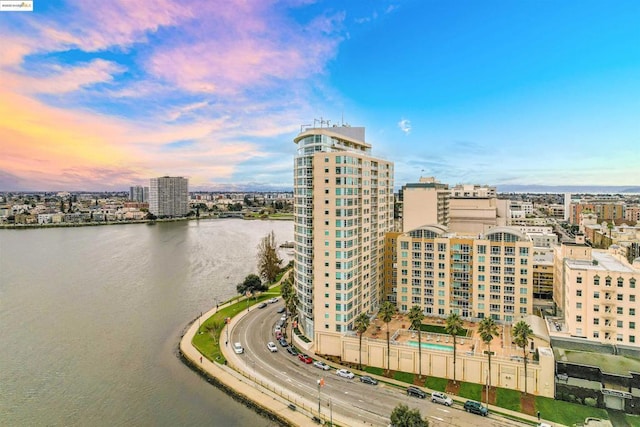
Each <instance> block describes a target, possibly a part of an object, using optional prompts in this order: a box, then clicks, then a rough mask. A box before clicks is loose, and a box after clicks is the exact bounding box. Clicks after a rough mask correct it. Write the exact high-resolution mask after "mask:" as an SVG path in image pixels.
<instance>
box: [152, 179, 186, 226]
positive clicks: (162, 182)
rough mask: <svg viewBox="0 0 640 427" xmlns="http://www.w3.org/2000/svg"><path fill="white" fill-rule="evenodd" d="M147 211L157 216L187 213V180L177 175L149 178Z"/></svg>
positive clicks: (175, 215)
mask: <svg viewBox="0 0 640 427" xmlns="http://www.w3.org/2000/svg"><path fill="white" fill-rule="evenodd" d="M149 212H151V213H152V214H154V215H155V216H157V217H159V218H162V217H179V216H185V215H186V214H187V213H189V180H188V179H187V178H182V177H179V176H163V177H160V178H151V180H150V182H149Z"/></svg>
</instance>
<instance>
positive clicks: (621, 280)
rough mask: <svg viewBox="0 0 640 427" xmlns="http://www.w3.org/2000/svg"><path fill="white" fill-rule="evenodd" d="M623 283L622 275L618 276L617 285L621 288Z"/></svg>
mask: <svg viewBox="0 0 640 427" xmlns="http://www.w3.org/2000/svg"><path fill="white" fill-rule="evenodd" d="M623 285H624V279H623V278H622V277H618V287H619V288H621V287H622V286H623Z"/></svg>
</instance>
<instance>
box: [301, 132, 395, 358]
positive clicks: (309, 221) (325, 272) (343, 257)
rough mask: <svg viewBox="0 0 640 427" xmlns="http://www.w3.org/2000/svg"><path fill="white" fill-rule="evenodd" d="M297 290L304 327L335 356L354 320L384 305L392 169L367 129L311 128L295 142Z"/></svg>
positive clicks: (318, 346)
mask: <svg viewBox="0 0 640 427" xmlns="http://www.w3.org/2000/svg"><path fill="white" fill-rule="evenodd" d="M294 143H295V144H297V154H296V156H295V157H294V237H295V260H294V285H295V288H296V291H297V293H298V298H299V300H300V305H299V307H298V312H299V325H300V327H301V328H302V329H303V330H304V333H305V334H306V336H307V337H309V338H312V339H313V341H314V344H315V346H316V351H317V352H320V353H325V354H330V353H331V352H332V351H333V350H332V348H339V342H340V336H341V335H342V334H343V333H345V332H347V331H349V330H351V329H352V328H353V321H354V319H355V317H356V316H358V315H359V314H360V313H363V312H373V311H375V310H376V309H377V308H378V307H379V305H380V303H381V302H382V301H383V300H384V298H385V295H384V281H383V271H384V269H383V264H384V241H385V234H386V233H387V232H388V231H391V230H392V228H393V203H394V195H393V163H392V162H388V161H385V160H381V159H377V158H374V157H372V155H371V145H370V144H368V143H367V142H366V141H365V129H364V128H363V127H350V126H348V125H347V126H335V125H334V126H332V127H319V128H318V127H307V128H303V129H301V132H300V133H299V134H298V135H297V136H296V137H295V138H294Z"/></svg>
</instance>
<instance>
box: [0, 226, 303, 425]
mask: <svg viewBox="0 0 640 427" xmlns="http://www.w3.org/2000/svg"><path fill="white" fill-rule="evenodd" d="M272 230H273V231H274V232H275V235H276V239H277V241H278V242H284V241H285V240H293V223H292V222H291V221H244V220H239V219H226V220H204V221H183V222H172V223H162V222H159V223H157V224H155V225H146V224H131V225H117V226H100V227H77V228H76V227H74V228H52V229H29V230H0V330H1V337H2V347H1V348H0V425H5V426H21V425H28V426H40V425H47V426H86V425H91V426H107V425H108V426H113V425H116V426H117V425H121V426H129V425H136V426H138V425H141V426H178V425H180V426H183V425H184V426H200V425H202V426H204V425H208V426H210V425H214V426H216V425H220V426H245V425H253V426H269V425H272V424H271V422H270V421H268V420H267V419H265V418H262V417H260V416H259V415H257V414H255V413H254V412H253V411H251V410H250V409H248V408H246V407H245V406H243V405H241V404H240V403H237V402H235V401H233V400H232V399H231V398H230V397H228V396H227V395H226V394H224V393H222V392H221V391H219V390H218V389H216V388H215V387H213V386H211V385H210V384H208V383H207V382H206V381H204V380H202V379H201V378H200V377H199V376H197V375H196V374H195V373H193V372H192V371H191V370H189V369H188V368H187V367H186V366H184V365H183V364H182V363H181V362H180V360H179V359H178V358H177V357H176V353H177V350H176V349H177V343H178V340H179V338H180V335H181V332H182V330H183V329H184V327H186V326H187V324H188V323H189V322H190V321H191V320H192V319H194V318H195V317H196V316H197V315H199V314H200V312H204V311H206V310H208V309H209V308H211V307H212V306H214V305H215V303H216V301H218V302H222V301H224V300H226V299H228V298H230V297H232V296H234V295H235V293H236V292H235V287H236V284H237V283H239V282H241V281H242V280H243V279H244V277H245V276H246V275H247V274H250V273H256V272H257V268H256V247H257V245H258V243H259V241H260V239H261V238H262V237H264V236H266V235H267V234H268V233H269V232H271V231H272ZM281 256H283V257H285V258H286V257H287V255H286V254H285V253H284V252H282V253H281ZM287 261H288V260H287Z"/></svg>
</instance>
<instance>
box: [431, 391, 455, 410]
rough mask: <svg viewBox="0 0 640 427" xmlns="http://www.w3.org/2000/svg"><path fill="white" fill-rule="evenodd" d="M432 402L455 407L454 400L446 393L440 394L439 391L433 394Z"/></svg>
mask: <svg viewBox="0 0 640 427" xmlns="http://www.w3.org/2000/svg"><path fill="white" fill-rule="evenodd" d="M431 401H432V402H434V403H439V404H441V405H446V406H451V405H453V399H452V398H450V397H449V396H447V395H446V394H444V393H440V392H439V391H434V392H433V393H431Z"/></svg>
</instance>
